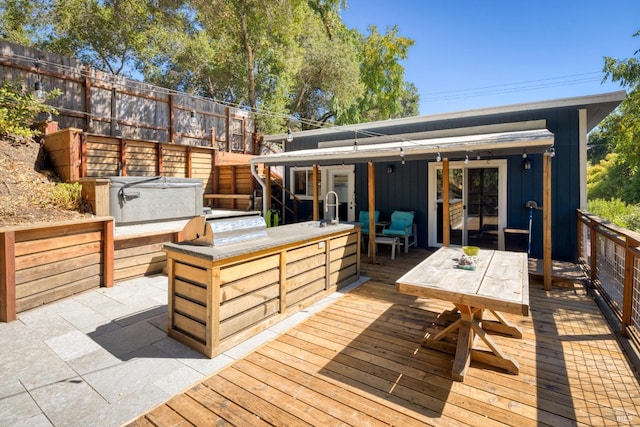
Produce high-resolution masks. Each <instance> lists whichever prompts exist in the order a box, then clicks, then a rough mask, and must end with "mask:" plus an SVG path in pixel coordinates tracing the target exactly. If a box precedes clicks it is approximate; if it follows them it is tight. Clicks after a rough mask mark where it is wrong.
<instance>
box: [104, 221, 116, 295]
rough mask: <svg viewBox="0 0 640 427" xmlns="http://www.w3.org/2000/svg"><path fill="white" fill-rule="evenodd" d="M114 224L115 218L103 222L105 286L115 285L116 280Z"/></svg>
mask: <svg viewBox="0 0 640 427" xmlns="http://www.w3.org/2000/svg"><path fill="white" fill-rule="evenodd" d="M113 235H114V224H113V218H110V219H107V220H105V221H104V223H103V229H102V244H103V247H102V268H103V271H102V280H103V283H102V286H104V287H105V288H111V287H113V280H114V271H113V270H114V268H115V267H114V252H115V244H114V239H113Z"/></svg>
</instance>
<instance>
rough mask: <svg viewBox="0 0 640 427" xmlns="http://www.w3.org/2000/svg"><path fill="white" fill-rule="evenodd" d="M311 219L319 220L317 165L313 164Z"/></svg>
mask: <svg viewBox="0 0 640 427" xmlns="http://www.w3.org/2000/svg"><path fill="white" fill-rule="evenodd" d="M312 181H313V190H312V191H313V220H314V221H319V220H320V201H319V200H318V165H313V179H312Z"/></svg>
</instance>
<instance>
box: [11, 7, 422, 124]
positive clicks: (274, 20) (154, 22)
mask: <svg viewBox="0 0 640 427" xmlns="http://www.w3.org/2000/svg"><path fill="white" fill-rule="evenodd" d="M0 2H3V3H0V5H3V6H4V7H3V8H0V23H1V24H2V28H3V31H4V32H5V33H7V37H9V39H10V40H12V41H16V42H19V43H25V44H28V45H30V46H34V47H39V48H42V49H45V50H49V51H52V52H55V53H59V54H63V55H69V56H76V57H78V58H79V59H80V60H81V61H83V62H84V63H86V64H88V65H90V66H92V67H93V68H96V69H98V70H102V71H107V72H110V73H113V74H121V75H128V76H131V75H132V74H134V73H140V74H142V76H144V79H145V81H148V82H150V83H154V84H157V85H160V86H164V87H167V88H169V89H175V90H180V91H184V92H188V93H191V94H194V95H199V96H203V97H210V98H213V99H214V100H217V101H219V102H224V103H228V104H231V105H235V106H238V107H240V108H246V109H248V110H251V111H253V112H254V114H255V118H256V120H254V124H255V129H254V131H259V132H264V133H278V132H282V131H283V130H285V129H286V128H287V126H291V127H294V128H296V127H297V128H311V127H315V126H317V125H323V124H326V123H330V122H331V123H335V124H345V123H356V122H358V121H363V120H381V119H388V118H394V117H400V116H404V115H415V114H417V104H418V94H417V90H416V88H415V86H413V85H410V84H407V82H405V81H404V68H403V67H402V65H401V64H400V62H401V61H402V60H404V59H406V57H407V50H408V48H409V46H411V45H412V44H413V41H412V40H410V39H407V38H404V37H401V36H400V35H399V33H398V29H397V27H394V28H392V29H391V30H388V32H387V33H386V34H379V33H378V31H377V29H376V28H375V27H371V28H370V29H369V31H370V34H369V35H368V36H364V35H363V34H361V33H360V32H358V31H357V30H349V29H347V28H346V26H345V25H344V23H343V22H342V20H341V17H340V11H341V10H342V8H345V7H346V1H345V0H153V1H149V0H13V1H12V0H0ZM39 11H45V12H43V13H41V14H39V15H36V14H37V13H38V12H39ZM26 41H28V43H26Z"/></svg>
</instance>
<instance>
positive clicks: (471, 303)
mask: <svg viewBox="0 0 640 427" xmlns="http://www.w3.org/2000/svg"><path fill="white" fill-rule="evenodd" d="M462 255H463V251H462V248H460V247H442V248H440V249H438V250H437V251H436V252H434V253H433V254H432V255H430V256H429V257H428V258H426V259H425V260H424V261H422V262H421V263H420V264H418V265H417V266H415V267H414V268H413V269H411V270H410V271H408V272H407V273H406V274H404V275H403V276H402V277H401V278H399V279H398V280H397V281H396V289H397V290H398V291H399V292H400V293H402V294H407V295H413V296H417V297H422V298H437V299H440V300H444V301H449V302H451V303H453V305H454V306H455V308H453V309H452V310H448V311H446V312H443V313H441V315H440V316H439V318H441V319H445V320H448V321H450V322H451V323H450V324H449V325H448V326H446V327H445V328H444V329H443V330H441V331H439V332H437V333H435V334H433V333H429V332H428V333H427V334H426V335H425V337H424V339H423V341H422V346H424V347H428V348H433V349H437V350H440V351H444V352H447V353H451V354H454V355H455V358H454V363H453V368H452V371H451V373H452V377H453V379H455V380H457V381H463V380H464V376H465V374H466V372H467V369H468V368H469V365H470V362H471V360H475V361H478V362H482V363H485V364H487V365H490V366H494V367H498V368H501V369H505V370H506V371H507V372H509V373H512V374H518V373H519V370H520V368H519V365H518V362H517V361H516V360H515V359H514V358H513V357H511V356H509V355H508V354H505V353H504V351H503V350H502V349H501V348H500V347H499V346H498V344H497V343H496V342H495V340H494V339H493V338H492V337H491V336H490V335H489V334H488V333H487V332H497V333H500V334H503V335H508V336H511V337H514V338H522V331H521V330H520V329H519V328H518V327H517V326H516V325H514V324H513V323H511V322H509V321H508V320H507V319H506V318H505V317H504V315H503V314H502V313H512V314H518V315H522V316H528V315H529V274H528V263H527V254H526V253H523V252H508V251H498V250H487V249H480V251H479V254H478V257H477V262H476V265H475V269H473V270H470V269H465V268H461V266H460V265H459V259H460V257H461V256H462ZM487 311H488V312H490V313H491V314H492V317H493V318H492V319H490V318H486V319H485V315H486V314H487V313H486V312H487ZM478 340H481V341H482V342H483V343H484V346H483V347H479V346H478V344H479V343H478Z"/></svg>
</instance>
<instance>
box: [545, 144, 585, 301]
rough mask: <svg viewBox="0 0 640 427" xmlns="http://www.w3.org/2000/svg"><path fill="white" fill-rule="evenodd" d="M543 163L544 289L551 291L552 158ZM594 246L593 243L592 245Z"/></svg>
mask: <svg viewBox="0 0 640 427" xmlns="http://www.w3.org/2000/svg"><path fill="white" fill-rule="evenodd" d="M542 158H543V162H542V228H543V232H542V246H543V249H542V266H543V267H542V268H543V270H542V271H543V280H544V289H545V290H547V291H550V290H551V282H552V269H553V264H552V252H551V244H552V243H551V158H552V157H551V156H550V155H549V154H548V153H545V154H544V155H543V156H542ZM592 244H593V243H592Z"/></svg>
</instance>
